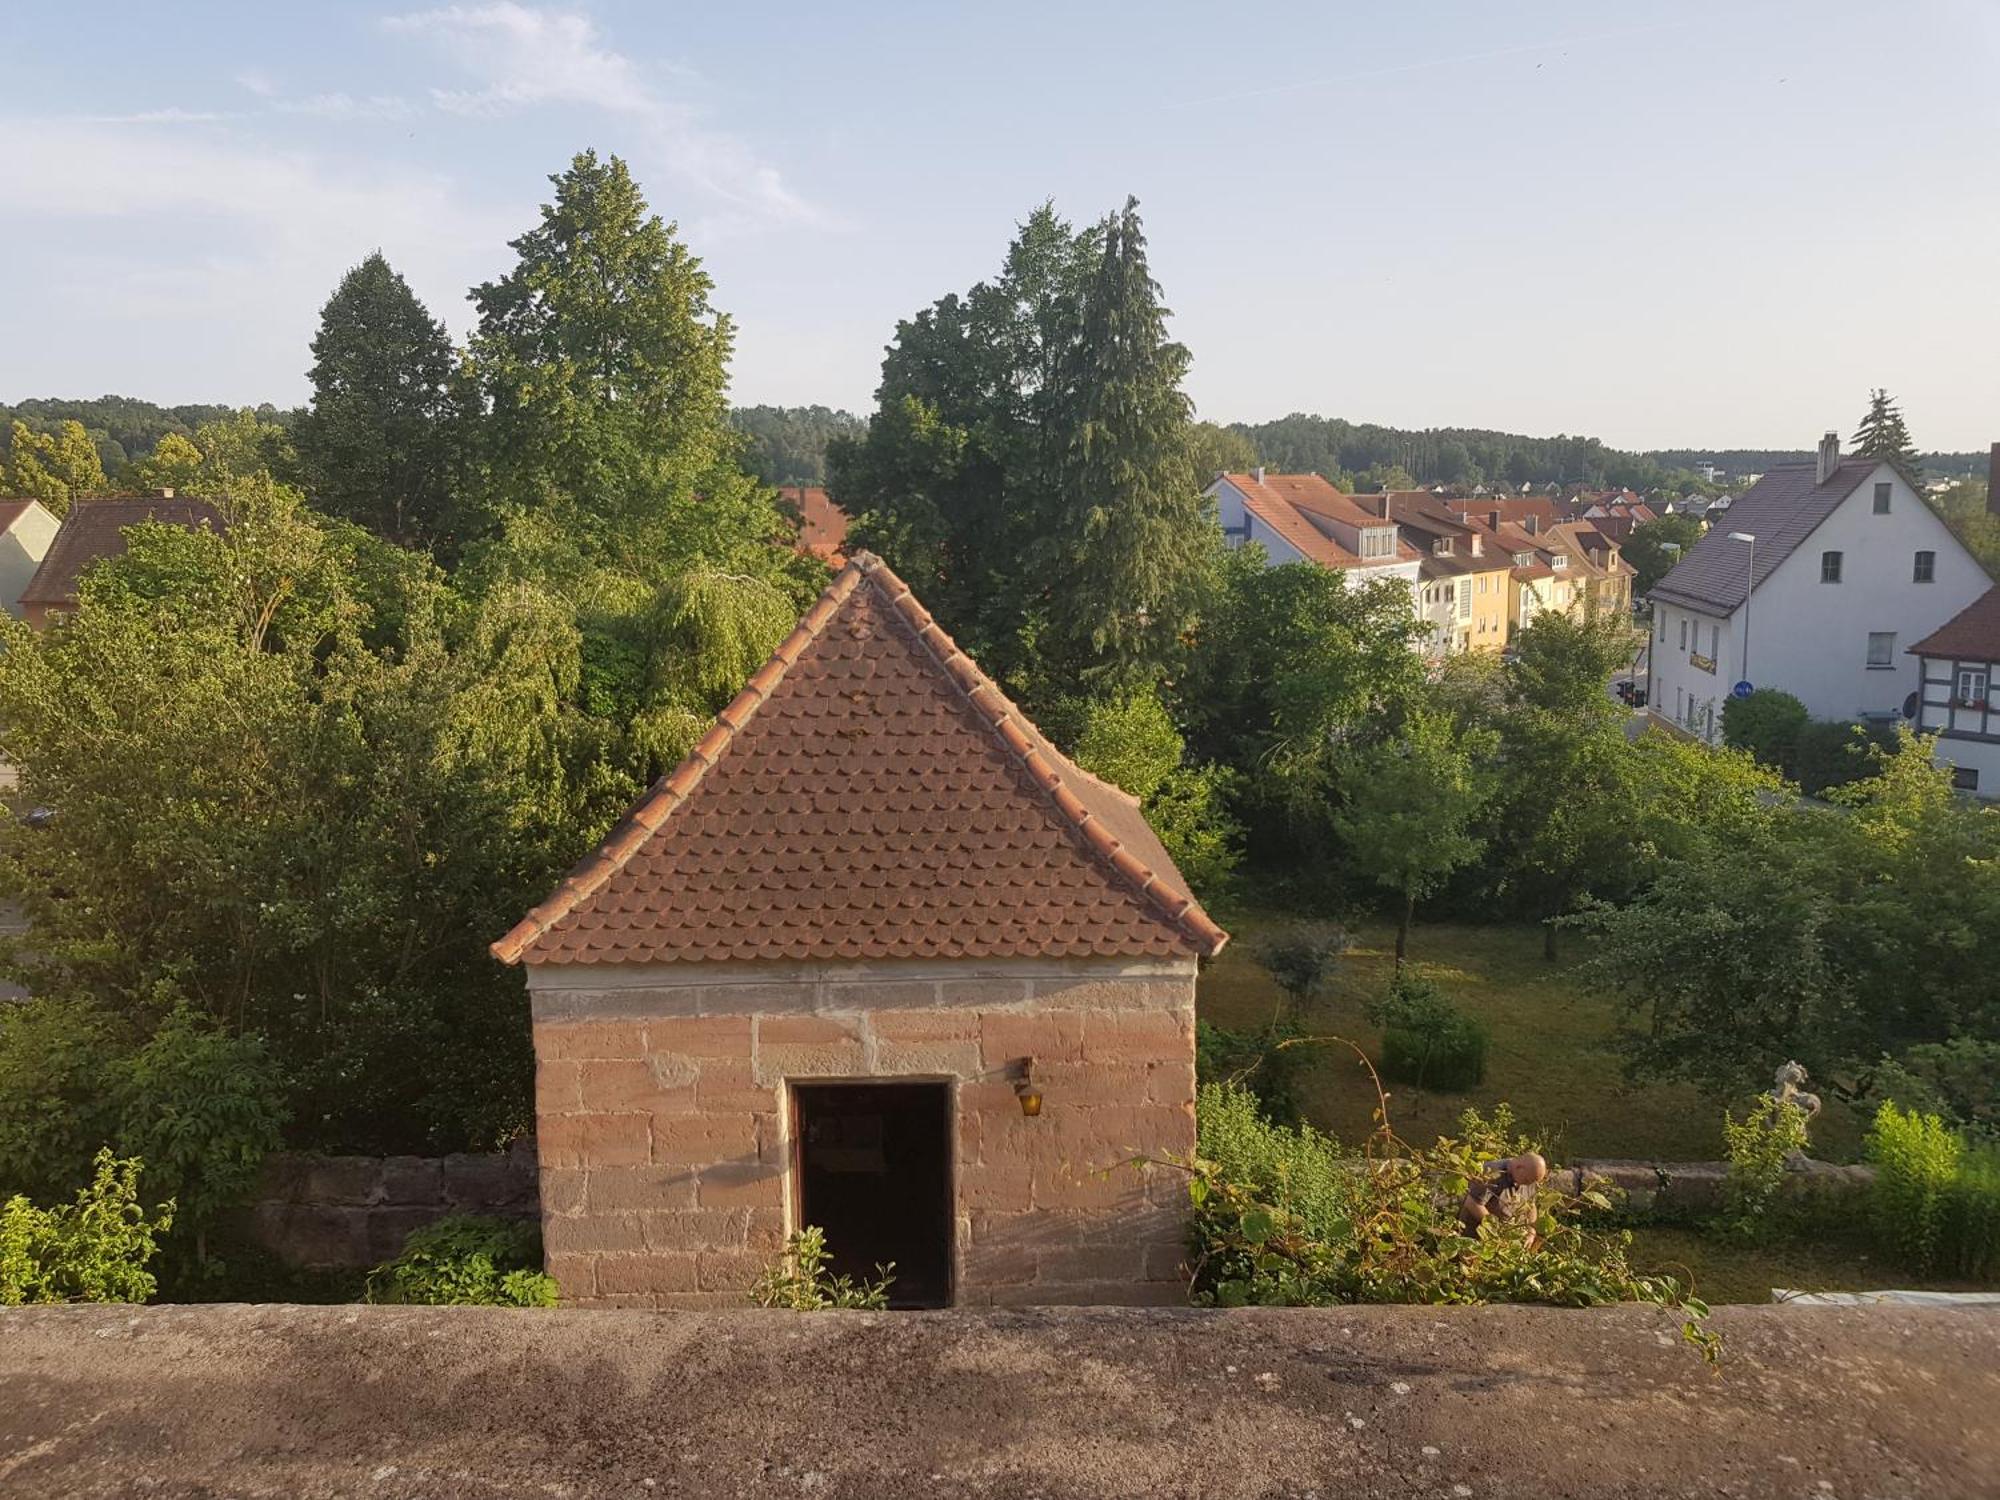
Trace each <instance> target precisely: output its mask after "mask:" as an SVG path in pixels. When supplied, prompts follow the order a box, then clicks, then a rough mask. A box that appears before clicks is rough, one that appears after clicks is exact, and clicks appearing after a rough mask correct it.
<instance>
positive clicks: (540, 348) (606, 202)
mask: <svg viewBox="0 0 2000 1500" xmlns="http://www.w3.org/2000/svg"><path fill="white" fill-rule="evenodd" d="M552 181H553V182H554V184H555V197H554V201H553V202H552V203H549V204H548V205H546V206H545V207H544V208H543V210H542V218H541V222H540V223H539V224H538V225H536V227H535V228H533V229H531V230H529V231H528V232H527V233H526V234H524V235H522V236H521V237H520V238H519V239H517V240H515V241H514V242H513V248H514V250H515V252H516V255H517V257H518V258H517V260H516V263H515V266H514V269H513V270H511V271H510V272H508V273H507V275H505V276H503V277H501V278H500V279H499V280H498V281H492V282H487V283H486V284H484V285H482V286H479V287H476V288H475V289H474V290H473V293H472V300H473V302H474V304H475V305H476V306H477V308H478V311H479V328H478V332H477V333H476V335H475V336H474V338H473V341H472V363H473V368H474V371H475V373H476V377H477V382H478V388H479V392H480V395H481V397H482V398H483V401H484V404H485V407H486V415H485V420H484V422H483V423H482V424H481V425H482V428H483V431H484V436H485V441H484V443H483V457H484V461H485V464H486V467H487V475H486V479H487V485H488V492H489V496H490V499H491V502H492V503H493V505H494V506H495V507H496V508H497V509H498V510H499V511H500V512H501V513H502V514H503V516H504V515H506V514H510V513H511V514H525V515H530V516H539V517H543V518H546V519H547V520H548V521H551V522H553V523H554V524H555V525H556V526H558V527H561V528H565V529H567V531H568V532H569V533H571V534H572V536H573V537H574V538H575V539H576V540H577V542H578V543H579V544H581V545H582V546H583V547H585V548H586V549H587V550H588V551H589V552H590V553H591V554H592V555H595V556H596V557H598V558H599V559H601V560H603V561H606V562H609V563H611V564H613V565H615V566H617V567H620V568H624V569H627V570H629V571H631V572H633V573H635V574H639V575H643V576H652V577H657V576H663V575H668V574H671V573H673V572H677V571H678V570H679V569H680V567H682V566H683V565H685V564H686V563H688V562H689V561H690V560H692V559H696V558H708V559H711V560H716V561H738V560H741V559H742V558H743V556H744V555H745V552H746V549H748V550H755V549H761V548H763V547H764V546H765V544H766V543H767V542H768V541H769V540H770V539H771V538H773V537H776V536H778V535H780V534H781V532H782V531H783V529H784V521H783V518H782V517H781V516H780V514H779V512H778V510H777V507H776V505H775V503H774V501H773V499H772V497H771V495H770V494H769V492H768V491H765V490H762V489H761V488H760V487H759V486H758V485H757V484H756V482H755V481H754V480H752V479H751V478H750V477H749V476H747V475H745V474H743V473H742V471H741V470H740V469H739V468H738V467H737V463H736V456H737V453H738V449H739V445H740V442H741V439H740V438H739V436H738V435H737V434H736V433H735V432H734V431H732V430H731V428H730V427H729V425H728V402H727V397H726V388H727V379H728V377H727V368H728V363H729V356H730V351H731V348H732V346H733V344H734V339H735V334H734V329H733V328H732V326H731V324H730V321H729V318H728V317H727V316H726V315H725V314H723V313H720V312H717V311H716V310H715V309H714V308H713V307H712V306H711V305H710V302H709V296H710V293H711V292H712V290H713V283H712V282H711V280H710V279H709V276H708V273H707V272H706V271H704V270H703V269H702V266H701V262H700V261H699V260H698V259H696V258H695V256H694V255H692V254H691V253H690V252H689V250H688V248H687V246H686V245H684V244H682V243H681V241H680V240H679V239H677V238H676V237H675V229H674V226H673V225H671V224H665V223H662V222H661V220H660V218H659V216H658V215H656V214H654V213H652V212H650V211H649V210H648V208H647V206H646V200H645V198H644V197H643V196H642V195H641V194H640V191H639V188H638V185H637V184H636V183H634V182H633V180H632V175H631V173H630V172H629V171H628V170H627V169H626V166H625V163H624V162H622V161H620V160H619V159H618V158H617V157H615V156H613V157H609V158H606V159H603V160H600V159H599V158H598V156H597V154H596V153H595V152H594V151H586V152H583V153H582V154H581V155H579V156H578V157H576V159H575V160H574V161H573V162H572V163H571V164H570V167H569V170H568V171H566V172H564V173H562V174H560V175H559V176H557V177H555V178H553V179H552Z"/></svg>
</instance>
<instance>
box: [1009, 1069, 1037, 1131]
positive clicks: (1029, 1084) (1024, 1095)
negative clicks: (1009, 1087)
mask: <svg viewBox="0 0 2000 1500" xmlns="http://www.w3.org/2000/svg"><path fill="white" fill-rule="evenodd" d="M1034 1071H1035V1060H1034V1059H1033V1058H1032V1057H1024V1058H1022V1059H1021V1060H1020V1061H1019V1062H1017V1063H1016V1064H1015V1065H1014V1097H1015V1098H1016V1099H1019V1100H1020V1101H1021V1113H1022V1114H1024V1115H1026V1116H1027V1117H1028V1118H1029V1119H1031V1120H1032V1119H1033V1118H1034V1117H1035V1116H1036V1115H1038V1114H1040V1113H1041V1112H1042V1091H1041V1090H1040V1089H1039V1088H1037V1087H1035V1078H1034Z"/></svg>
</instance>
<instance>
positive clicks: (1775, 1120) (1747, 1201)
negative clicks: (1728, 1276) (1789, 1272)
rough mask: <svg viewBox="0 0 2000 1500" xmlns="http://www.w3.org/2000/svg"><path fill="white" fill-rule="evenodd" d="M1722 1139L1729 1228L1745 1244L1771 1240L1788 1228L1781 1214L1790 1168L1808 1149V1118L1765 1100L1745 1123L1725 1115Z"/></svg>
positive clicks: (1785, 1101)
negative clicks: (1726, 1164) (1725, 1155)
mask: <svg viewBox="0 0 2000 1500" xmlns="http://www.w3.org/2000/svg"><path fill="white" fill-rule="evenodd" d="M1722 1139H1723V1143H1724V1146H1725V1148H1726V1149H1727V1152H1728V1155H1729V1172H1728V1175H1727V1176H1726V1177H1724V1178H1723V1182H1722V1202H1723V1209H1724V1212H1725V1215H1726V1223H1727V1225H1728V1228H1729V1229H1730V1231H1731V1232H1732V1233H1734V1234H1737V1235H1739V1236H1741V1237H1743V1238H1745V1239H1751V1240H1764V1239H1769V1238H1771V1237H1772V1236H1773V1235H1775V1234H1776V1233H1777V1232H1778V1231H1779V1229H1780V1228H1781V1227H1782V1224H1781V1222H1780V1220H1779V1218H1778V1217H1777V1214H1776V1210H1777V1206H1778V1196H1779V1193H1780V1191H1781V1190H1782V1188H1783V1186H1784V1181H1785V1171H1786V1166H1787V1164H1788V1163H1789V1162H1790V1161H1791V1159H1792V1158H1793V1156H1794V1155H1796V1154H1798V1153H1801V1152H1803V1151H1804V1150H1805V1149H1806V1112H1805V1111H1804V1110H1803V1109H1801V1108H1800V1107H1799V1106H1798V1105H1796V1104H1794V1103H1792V1102H1791V1101H1790V1100H1789V1099H1775V1098H1773V1097H1771V1096H1770V1095H1769V1094H1764V1095H1761V1096H1760V1097H1759V1098H1758V1099H1757V1100H1756V1102H1754V1103H1753V1104H1752V1105H1751V1106H1750V1107H1749V1108H1748V1109H1746V1110H1745V1111H1744V1112H1743V1118H1742V1119H1741V1120H1738V1119H1737V1118H1736V1117H1735V1116H1734V1115H1732V1114H1730V1113H1728V1112H1726V1111H1725V1112H1724V1114H1723V1116H1722Z"/></svg>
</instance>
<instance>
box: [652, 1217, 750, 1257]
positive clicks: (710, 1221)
mask: <svg viewBox="0 0 2000 1500" xmlns="http://www.w3.org/2000/svg"><path fill="white" fill-rule="evenodd" d="M642 1228H643V1231H644V1237H645V1248H646V1249H648V1250H656V1251H683V1250H741V1249H742V1248H743V1246H744V1244H745V1243H746V1242H747V1241H748V1239H749V1236H750V1210H749V1209H747V1208H676V1209H667V1210H665V1211H664V1212H661V1213H654V1214H645V1215H643V1216H642ZM633 1248H634V1249H637V1248H638V1247H637V1246H634V1247H633Z"/></svg>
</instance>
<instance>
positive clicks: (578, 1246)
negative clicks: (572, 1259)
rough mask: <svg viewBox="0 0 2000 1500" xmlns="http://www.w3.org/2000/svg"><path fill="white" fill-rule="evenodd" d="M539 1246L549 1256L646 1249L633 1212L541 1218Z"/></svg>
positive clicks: (621, 1252)
mask: <svg viewBox="0 0 2000 1500" xmlns="http://www.w3.org/2000/svg"><path fill="white" fill-rule="evenodd" d="M542 1248H543V1249H544V1250H546V1251H547V1252H548V1254H550V1255H619V1254H626V1253H630V1252H633V1251H638V1250H644V1249H645V1248H646V1237H645V1233H644V1231H643V1229H642V1227H641V1225H640V1222H639V1216H638V1215H637V1214H581V1215H579V1216H577V1217H576V1218H573V1219H544V1220H543V1221H542Z"/></svg>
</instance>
